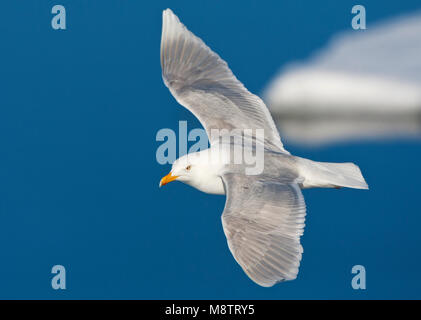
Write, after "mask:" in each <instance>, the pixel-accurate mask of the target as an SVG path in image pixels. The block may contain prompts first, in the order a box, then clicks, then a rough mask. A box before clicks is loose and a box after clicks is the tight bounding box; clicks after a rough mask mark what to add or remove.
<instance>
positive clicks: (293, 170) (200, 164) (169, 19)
mask: <svg viewBox="0 0 421 320" xmlns="http://www.w3.org/2000/svg"><path fill="white" fill-rule="evenodd" d="M161 67H162V76H163V79H164V82H165V85H166V86H167V87H168V88H169V89H170V91H171V93H172V95H173V96H174V97H175V99H176V100H177V101H178V102H179V103H180V104H181V105H183V106H184V107H186V108H187V109H188V110H190V111H191V112H192V113H193V114H194V115H195V116H196V117H197V118H198V119H199V121H200V123H201V124H202V125H203V127H204V128H205V129H206V132H207V134H208V137H209V141H210V148H209V149H206V150H202V151H200V152H196V153H191V154H187V155H185V156H183V157H181V158H179V159H177V160H176V161H175V162H174V163H173V165H172V169H171V171H170V173H169V174H168V175H166V176H165V177H164V178H162V180H161V182H160V186H161V185H165V184H167V183H169V182H171V181H174V180H178V181H182V182H184V183H187V184H189V185H191V186H193V187H195V188H197V189H199V190H201V191H203V192H206V193H212V194H226V204H225V208H224V212H223V214H222V226H223V228H224V233H225V236H226V238H227V241H228V247H229V249H230V251H231V253H232V255H233V256H234V258H235V260H236V261H237V262H238V264H239V265H240V266H241V267H242V269H243V270H244V272H245V273H246V274H247V275H248V276H249V277H250V278H251V279H252V280H253V281H254V282H256V283H257V284H259V285H261V286H264V287H270V286H273V285H274V284H275V283H277V282H280V281H284V280H293V279H295V278H296V277H297V274H298V268H299V265H300V261H301V255H302V253H303V249H302V246H301V244H300V236H301V235H302V234H303V230H304V220H305V215H306V206H305V203H304V198H303V195H302V193H301V189H303V188H311V187H327V188H341V187H348V188H356V189H367V188H368V186H367V184H366V182H365V180H364V178H363V176H362V174H361V171H360V169H359V168H358V166H356V165H355V164H353V163H326V162H315V161H311V160H308V159H304V158H300V157H296V156H293V155H291V154H290V153H289V152H288V151H286V150H285V148H284V146H283V144H282V142H281V139H280V136H279V133H278V131H277V129H276V127H275V124H274V122H273V119H272V117H271V115H270V113H269V111H268V109H267V108H266V106H265V104H264V103H263V101H262V100H261V99H260V98H259V97H257V96H256V95H254V94H252V93H250V92H249V91H248V90H247V89H246V88H245V87H244V86H243V84H242V83H241V82H240V81H238V80H237V78H236V77H235V76H234V75H233V73H232V72H231V70H230V69H229V67H228V65H227V63H226V62H225V61H223V60H222V59H221V58H220V57H219V56H218V55H217V54H216V53H214V52H213V51H212V50H211V49H210V48H209V47H207V46H206V44H205V43H204V42H203V41H202V40H201V39H199V38H198V37H196V36H195V35H194V34H193V33H191V32H190V31H189V30H187V28H186V27H185V26H184V25H183V24H182V23H181V22H180V20H179V19H178V18H177V16H176V15H175V14H174V13H173V12H172V11H171V10H170V9H167V10H165V11H164V12H163V26H162V39H161ZM223 129H226V130H225V131H224V130H223ZM235 129H237V130H240V132H241V130H243V131H244V132H242V133H241V134H239V135H241V138H242V140H241V141H242V144H241V148H242V151H243V152H246V151H250V149H253V150H257V146H263V149H262V150H263V151H264V153H263V155H264V166H263V169H262V171H261V172H260V173H258V174H248V173H247V170H246V167H247V165H246V164H244V163H240V164H239V163H236V162H235V161H234V160H233V157H232V156H231V155H232V147H233V145H234V144H236V142H235V141H234V142H233V141H232V139H231V138H232V137H229V139H224V138H225V135H226V134H227V133H226V132H229V134H232V132H236V131H235ZM248 129H253V130H254V131H253V132H252V133H245V132H246V130H248ZM257 129H263V130H264V137H263V138H262V137H260V136H259V135H258V134H257V133H256V132H257ZM215 131H216V132H220V134H219V135H218V134H214V133H213V132H215ZM224 132H225V133H224ZM237 132H238V131H237ZM234 140H235V139H234ZM237 150H238V149H237Z"/></svg>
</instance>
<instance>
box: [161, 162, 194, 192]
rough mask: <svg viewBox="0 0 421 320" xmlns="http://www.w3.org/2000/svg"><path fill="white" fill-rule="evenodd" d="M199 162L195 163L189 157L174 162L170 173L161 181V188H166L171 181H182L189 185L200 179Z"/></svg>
mask: <svg viewBox="0 0 421 320" xmlns="http://www.w3.org/2000/svg"><path fill="white" fill-rule="evenodd" d="M199 167H200V166H199V165H198V163H197V161H193V160H192V159H191V157H188V156H187V155H185V156H183V157H181V158H179V159H177V160H176V161H174V163H173V165H172V168H171V171H170V173H168V174H167V175H166V176H165V177H163V178H162V179H161V181H160V182H159V186H160V187H161V186H164V185H166V184H167V183H170V182H171V181H175V180H177V181H181V182H185V183H189V182H190V181H193V180H195V179H198V178H199V175H200V172H199V171H200V169H199Z"/></svg>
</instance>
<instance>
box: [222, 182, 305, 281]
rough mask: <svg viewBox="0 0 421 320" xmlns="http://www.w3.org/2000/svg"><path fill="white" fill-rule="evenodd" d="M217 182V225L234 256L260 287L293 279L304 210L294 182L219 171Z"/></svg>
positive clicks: (296, 265) (298, 260) (296, 264)
mask: <svg viewBox="0 0 421 320" xmlns="http://www.w3.org/2000/svg"><path fill="white" fill-rule="evenodd" d="M223 181H224V185H225V189H226V193H227V201H226V204H225V209H224V213H223V214H222V225H223V227H224V232H225V236H226V237H227V241H228V246H229V248H230V250H231V253H232V254H233V256H234V258H235V260H236V261H237V262H238V263H239V264H240V266H241V267H242V268H243V270H244V272H245V273H246V274H247V275H248V276H249V277H250V278H251V279H252V280H253V281H254V282H256V283H257V284H259V285H261V286H264V287H270V286H273V285H274V284H275V283H277V282H280V281H283V280H292V279H295V278H296V277H297V274H298V268H299V265H300V261H301V255H302V252H303V249H302V246H301V244H300V236H301V235H302V234H303V231H304V220H305V215H306V207H305V203H304V198H303V196H302V194H301V190H300V188H299V187H298V185H297V184H296V183H295V182H294V181H293V180H292V179H290V178H287V179H285V181H281V182H279V181H272V180H266V181H265V180H259V179H257V177H255V176H239V175H234V174H227V175H224V176H223Z"/></svg>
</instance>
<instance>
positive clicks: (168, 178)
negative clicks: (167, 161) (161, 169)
mask: <svg viewBox="0 0 421 320" xmlns="http://www.w3.org/2000/svg"><path fill="white" fill-rule="evenodd" d="M177 178H178V176H173V175H172V174H171V172H170V173H168V174H167V175H166V176H165V177H163V178H162V179H161V181H160V182H159V187H161V186H165V185H166V184H167V183H170V182H171V181H174V180H175V179H177Z"/></svg>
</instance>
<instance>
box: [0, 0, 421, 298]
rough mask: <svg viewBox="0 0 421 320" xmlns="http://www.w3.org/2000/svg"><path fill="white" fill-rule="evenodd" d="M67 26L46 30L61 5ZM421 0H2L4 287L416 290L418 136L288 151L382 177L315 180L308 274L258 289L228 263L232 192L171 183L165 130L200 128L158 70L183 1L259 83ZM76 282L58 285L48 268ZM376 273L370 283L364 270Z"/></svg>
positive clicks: (229, 294)
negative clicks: (162, 152) (342, 183)
mask: <svg viewBox="0 0 421 320" xmlns="http://www.w3.org/2000/svg"><path fill="white" fill-rule="evenodd" d="M55 4H62V5H64V6H65V7H66V10H67V30H65V31H56V30H53V29H52V28H51V18H52V14H51V13H50V12H51V8H52V6H53V5H55ZM355 4H363V5H365V7H366V10H367V27H368V28H370V24H371V23H373V22H375V21H379V20H382V19H385V18H387V17H392V16H394V15H397V14H400V13H406V12H412V11H414V10H415V9H419V8H421V4H420V3H419V1H418V0H414V1H406V0H405V1H389V2H386V1H380V0H379V1H374V0H373V1H363V2H355V1H335V0H329V1H325V0H320V1H297V0H294V1H293V0H289V1H286V0H283V1H257V0H256V1H249V0H243V1H197V0H195V1H148V2H145V1H135V0H126V1H117V0H113V1H106V0H101V1H99V0H71V1H70V0H61V1H59V2H56V1H39V0H38V1H16V0H14V1H11V0H7V1H2V2H1V4H0V34H1V38H2V40H1V41H0V57H1V59H0V61H1V62H0V65H1V69H0V298H3V299H11V298H24V299H44V298H49V299H87V298H89V299H91V298H92V299H93V298H95V299H104V298H105V299H327V298H330V299H382V298H387V299H390V298H399V299H401V298H409V299H415V298H421V290H420V289H421V277H420V275H419V270H420V269H421V250H420V248H419V245H420V243H421V234H420V232H419V229H420V223H421V212H420V206H419V198H418V197H419V192H420V185H419V184H420V181H421V172H420V170H419V163H420V156H421V148H420V147H421V142H420V141H416V140H412V141H405V140H396V141H392V142H390V141H389V142H387V143H386V142H366V143H355V142H354V143H347V144H342V145H339V146H330V147H323V148H320V149H305V148H299V147H297V146H294V145H291V144H289V143H288V141H284V144H285V145H286V147H287V149H288V150H290V151H291V152H292V153H294V154H296V155H299V156H302V157H308V158H311V159H314V160H319V161H329V162H336V161H337V162H341V161H353V162H355V163H357V164H359V165H360V167H361V168H362V170H363V173H364V175H365V177H366V179H367V181H368V183H369V185H370V187H371V190H370V191H368V192H366V191H358V190H348V189H347V190H327V189H317V190H316V189H314V190H307V191H304V196H305V198H306V202H307V206H308V215H307V221H306V229H305V233H304V236H303V237H302V244H303V246H304V256H303V260H302V264H301V268H300V273H299V275H298V278H297V280H295V281H292V282H286V283H282V284H279V285H276V286H275V287H272V288H262V287H259V286H257V285H256V284H254V283H253V282H252V281H251V280H249V279H248V278H247V276H246V275H245V274H244V273H243V271H242V270H241V268H240V267H239V266H238V265H237V264H236V262H235V261H234V259H233V258H232V256H231V254H230V252H229V250H228V247H227V245H226V240H225V237H224V234H223V230H222V226H221V221H220V215H221V213H222V210H223V207H224V201H225V198H224V197H222V196H214V195H207V194H203V193H201V192H199V191H196V190H194V189H192V188H191V187H188V186H186V185H183V184H181V183H174V184H170V185H168V186H167V187H166V188H163V189H159V188H158V183H159V180H160V178H161V177H162V176H163V175H164V174H166V173H167V172H168V171H169V169H170V166H169V165H166V166H161V165H159V164H158V163H157V162H156V159H155V152H156V148H157V147H158V146H159V144H160V143H159V142H156V140H155V135H156V133H157V131H158V130H159V129H161V128H172V129H174V130H177V129H178V121H179V120H187V121H188V126H189V129H192V128H195V127H200V124H199V123H198V122H197V120H196V119H194V117H193V116H191V115H190V114H189V112H188V111H186V110H184V109H183V108H182V107H180V106H179V105H178V104H177V102H176V101H175V100H174V99H173V97H172V96H171V95H170V93H169V91H168V90H167V88H166V87H165V86H164V84H163V82H162V79H161V69H160V63H159V46H160V33H161V12H162V10H163V9H165V8H167V7H170V8H172V9H173V10H174V12H175V13H176V14H177V15H178V16H179V17H180V19H181V20H182V21H183V22H184V23H185V24H186V25H187V26H188V28H189V29H191V30H192V31H193V32H194V33H195V34H197V35H198V36H200V37H202V38H203V39H204V40H205V41H206V42H207V44H208V45H209V46H210V47H211V48H213V49H214V50H215V51H216V52H218V53H219V54H220V55H221V56H222V57H223V58H224V59H225V60H226V61H227V62H228V63H229V65H230V67H231V68H232V70H233V71H234V73H235V74H236V75H237V76H238V78H239V79H240V80H241V81H242V82H243V83H244V84H245V85H246V86H247V87H248V88H249V89H250V90H251V91H252V92H255V93H259V92H261V91H262V89H263V88H264V86H265V85H266V84H267V83H268V81H269V80H270V79H271V78H272V77H273V76H274V75H275V74H276V73H277V72H278V70H279V69H280V68H281V66H282V65H284V64H285V63H288V62H290V61H293V60H300V59H305V58H307V57H308V56H309V55H310V54H311V53H312V52H314V50H316V49H317V48H320V47H322V46H323V45H324V44H325V43H326V42H327V40H328V39H329V38H330V36H331V35H333V34H335V33H336V32H338V31H340V30H346V29H350V22H351V18H352V15H351V8H352V6H353V5H355ZM56 264H61V265H64V266H65V267H66V270H67V289H66V290H63V291H60V290H58V291H55V290H53V289H52V288H51V285H50V280H51V277H52V275H51V273H50V272H51V267H52V266H53V265H56ZM356 264H362V265H364V266H365V267H366V270H367V290H364V291H355V290H353V289H352V287H351V279H352V276H353V275H352V274H351V268H352V266H353V265H356Z"/></svg>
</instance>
